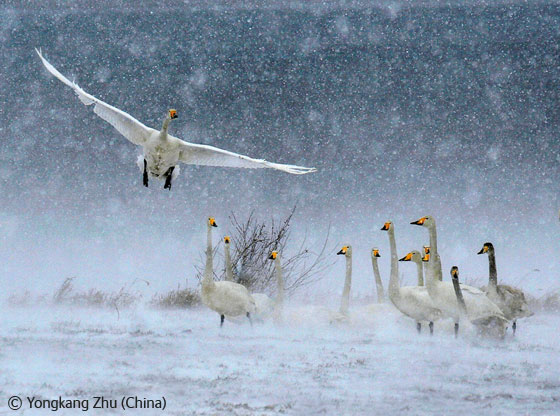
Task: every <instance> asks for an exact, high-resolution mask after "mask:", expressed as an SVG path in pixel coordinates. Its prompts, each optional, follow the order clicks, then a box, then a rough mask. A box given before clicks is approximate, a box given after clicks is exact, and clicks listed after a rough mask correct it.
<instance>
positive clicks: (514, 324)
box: [511, 321, 517, 335]
mask: <svg viewBox="0 0 560 416" xmlns="http://www.w3.org/2000/svg"><path fill="white" fill-rule="evenodd" d="M511 329H513V335H515V330H516V329H517V321H513V324H512V325H511Z"/></svg>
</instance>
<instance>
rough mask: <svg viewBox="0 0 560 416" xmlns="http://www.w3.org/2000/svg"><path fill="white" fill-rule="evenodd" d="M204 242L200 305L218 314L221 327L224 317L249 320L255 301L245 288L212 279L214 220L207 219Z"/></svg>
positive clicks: (237, 284) (253, 310)
mask: <svg viewBox="0 0 560 416" xmlns="http://www.w3.org/2000/svg"><path fill="white" fill-rule="evenodd" d="M207 227H208V229H207V240H206V267H205V269H204V276H203V278H202V291H201V297H202V303H204V304H205V305H206V306H207V307H209V308H210V309H212V310H213V311H216V312H218V314H220V319H221V325H223V323H224V318H225V316H229V317H236V316H242V315H245V316H247V318H248V319H249V321H250V320H251V314H253V313H254V312H255V301H254V299H253V298H252V297H251V295H250V294H249V292H248V291H247V288H246V287H245V286H243V285H240V284H239V283H234V282H227V281H222V282H215V281H214V279H213V258H212V227H217V225H216V221H215V220H214V218H212V217H210V218H208V223H207Z"/></svg>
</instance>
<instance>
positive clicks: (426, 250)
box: [424, 246, 430, 254]
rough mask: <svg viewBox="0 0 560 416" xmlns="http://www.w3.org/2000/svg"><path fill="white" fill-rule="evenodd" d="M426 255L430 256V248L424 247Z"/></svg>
mask: <svg viewBox="0 0 560 416" xmlns="http://www.w3.org/2000/svg"><path fill="white" fill-rule="evenodd" d="M424 254H430V246H424Z"/></svg>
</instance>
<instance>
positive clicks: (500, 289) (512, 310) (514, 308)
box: [478, 243, 533, 335]
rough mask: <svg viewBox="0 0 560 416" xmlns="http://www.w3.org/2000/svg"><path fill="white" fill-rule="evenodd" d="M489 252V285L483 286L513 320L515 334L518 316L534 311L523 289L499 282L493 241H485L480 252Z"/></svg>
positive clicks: (491, 298)
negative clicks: (530, 307)
mask: <svg viewBox="0 0 560 416" xmlns="http://www.w3.org/2000/svg"><path fill="white" fill-rule="evenodd" d="M484 253H488V266H489V272H488V286H485V287H483V288H481V290H482V291H483V292H485V293H486V296H488V297H489V298H490V300H491V301H492V302H494V303H495V304H496V305H498V307H499V308H500V309H501V310H502V312H503V313H504V316H505V317H506V318H507V319H509V320H513V323H512V327H511V328H512V330H513V335H515V331H516V329H517V318H524V317H527V316H532V315H533V312H531V311H530V310H529V305H528V304H527V301H526V300H525V294H524V293H523V291H522V290H520V289H517V288H515V287H513V286H509V285H499V284H498V271H497V268H496V253H495V251H494V245H493V244H492V243H484V245H483V246H482V249H480V251H479V252H478V254H484Z"/></svg>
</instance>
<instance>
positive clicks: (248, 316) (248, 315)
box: [247, 312, 253, 326]
mask: <svg viewBox="0 0 560 416" xmlns="http://www.w3.org/2000/svg"><path fill="white" fill-rule="evenodd" d="M247 318H249V323H250V324H251V326H253V320H252V319H251V314H250V313H249V312H247Z"/></svg>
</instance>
